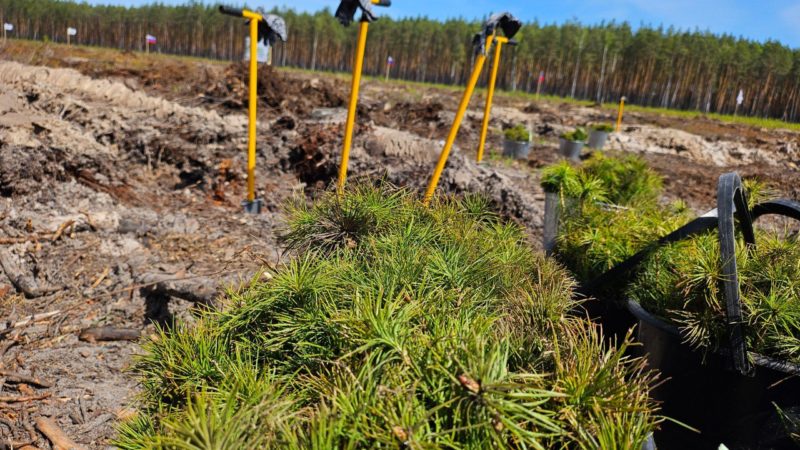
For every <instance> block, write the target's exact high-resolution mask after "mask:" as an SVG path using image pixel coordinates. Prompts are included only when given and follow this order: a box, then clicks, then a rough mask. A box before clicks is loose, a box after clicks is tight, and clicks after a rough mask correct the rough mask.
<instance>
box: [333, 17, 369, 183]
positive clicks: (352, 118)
mask: <svg viewBox="0 0 800 450" xmlns="http://www.w3.org/2000/svg"><path fill="white" fill-rule="evenodd" d="M368 32H369V22H361V23H360V24H359V28H358V46H357V47H356V54H355V59H354V62H353V80H352V85H351V87H350V105H349V107H348V109H347V123H346V124H345V129H344V145H343V148H342V162H341V164H340V165H339V180H338V182H337V185H336V190H337V192H338V193H339V194H340V195H341V194H342V193H343V192H344V185H345V183H346V182H347V165H348V164H349V163H350V148H351V147H352V146H353V128H354V126H355V122H356V111H357V110H358V91H359V89H360V87H361V71H362V69H363V67H364V52H365V51H366V48H367V33H368Z"/></svg>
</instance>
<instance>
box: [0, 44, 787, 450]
mask: <svg viewBox="0 0 800 450" xmlns="http://www.w3.org/2000/svg"><path fill="white" fill-rule="evenodd" d="M261 73H262V75H261V77H260V78H261V79H260V85H259V94H260V114H259V121H260V123H259V137H258V149H259V152H258V185H257V186H258V190H259V194H260V196H262V197H263V198H264V199H265V203H266V211H265V213H264V214H261V215H259V216H245V215H242V214H241V213H240V206H239V202H240V201H241V199H242V198H244V190H245V174H244V170H243V169H244V167H245V158H246V155H245V148H246V116H245V113H246V109H245V105H244V103H243V102H244V99H245V93H246V86H245V84H244V79H245V67H244V66H243V65H239V64H234V65H228V64H227V63H220V62H210V61H204V60H196V59H189V58H175V57H167V56H162V55H153V56H149V57H147V56H144V55H141V54H133V53H122V52H119V51H114V50H102V49H89V48H68V47H66V46H59V45H47V44H37V43H29V42H10V43H9V45H8V46H6V47H0V263H2V266H1V267H2V270H0V312H2V316H3V317H4V324H0V358H1V359H0V380H4V382H3V383H0V386H3V388H2V391H3V392H2V393H0V436H2V439H4V440H7V441H12V442H16V443H28V442H32V443H33V445H36V446H39V447H45V446H46V445H47V444H46V442H47V441H46V439H45V437H44V436H43V435H41V434H40V433H39V432H37V431H36V430H35V429H34V427H35V423H36V419H37V418H38V417H41V416H50V417H52V418H53V419H54V421H55V423H56V424H57V425H58V426H59V427H60V428H61V429H63V430H64V432H66V434H67V435H69V436H70V437H71V438H72V439H74V440H76V441H77V442H78V443H79V444H82V445H85V446H86V447H89V448H102V447H103V446H105V445H107V442H108V439H109V438H110V437H111V436H113V424H114V422H115V420H116V419H117V418H119V417H124V416H126V415H127V414H129V411H128V410H127V409H126V408H128V407H130V406H132V405H133V404H134V401H135V395H136V392H137V387H136V385H135V383H134V382H133V380H132V379H131V377H130V375H129V374H128V373H126V371H125V369H126V368H127V367H128V366H129V365H130V363H131V358H132V355H133V354H135V353H136V352H137V350H138V347H137V344H136V343H135V342H134V341H129V340H120V338H125V339H131V338H135V337H136V336H137V335H139V334H145V333H152V332H153V331H154V325H153V323H154V322H155V323H160V324H162V325H165V326H168V325H169V324H170V323H172V322H173V321H174V320H176V318H177V320H191V319H192V314H191V310H192V308H194V307H203V306H201V305H204V304H207V303H213V299H214V297H215V294H216V293H217V291H218V288H217V286H218V285H219V284H220V283H223V284H225V285H230V286H234V287H235V286H236V285H238V284H240V283H243V282H247V280H249V279H252V277H254V276H257V274H258V271H259V269H260V268H261V267H263V266H271V265H274V264H277V263H278V262H280V261H281V259H282V258H283V255H282V249H281V246H280V244H279V243H278V242H277V241H276V238H275V236H276V229H277V228H278V227H280V226H281V214H280V205H281V204H282V203H283V202H285V201H286V200H287V199H289V198H290V197H292V196H295V195H306V196H308V197H309V198H311V197H313V196H315V194H317V193H318V192H319V190H320V189H324V188H326V187H327V186H328V185H329V184H330V183H331V181H333V180H334V178H335V175H336V169H337V164H338V158H339V152H340V147H341V135H342V129H343V119H344V116H345V111H344V108H345V107H346V101H347V94H348V92H347V91H348V89H349V82H348V79H347V78H346V77H343V76H341V75H332V74H320V73H307V72H300V71H294V70H284V69H267V70H263V71H262V72H261ZM362 92H363V94H362V98H361V102H360V108H359V112H358V120H359V125H358V127H357V129H356V139H355V145H354V150H353V155H352V162H351V166H350V174H351V176H352V177H360V176H368V177H378V176H385V177H387V178H388V179H389V180H390V181H392V182H394V183H396V184H400V185H404V186H408V187H410V188H413V189H418V190H421V189H424V187H425V185H426V183H427V181H428V177H429V176H430V173H431V170H432V167H433V163H434V161H435V159H436V158H437V157H438V152H439V150H440V149H441V140H442V139H444V137H445V136H446V135H447V133H448V130H449V124H450V122H451V121H452V118H453V112H454V110H455V108H456V104H457V102H458V94H457V93H456V92H455V91H454V90H453V89H447V88H441V87H436V86H426V85H416V84H406V83H399V82H389V83H384V82H382V81H380V80H367V81H365V83H364V87H363V90H362ZM482 107H483V95H482V94H479V95H476V97H475V98H474V99H473V102H472V104H471V109H470V111H469V115H468V117H467V120H466V121H465V123H464V126H463V128H462V131H461V133H460V135H459V139H458V141H457V147H458V149H457V151H456V152H455V153H454V154H453V155H452V156H451V160H450V163H449V165H448V168H447V170H446V173H445V176H444V178H443V180H442V184H441V187H442V188H443V189H444V190H446V191H447V192H452V193H456V194H457V193H461V192H466V191H472V192H479V191H485V192H487V194H488V195H489V196H490V197H491V198H492V199H493V200H494V201H495V203H496V206H497V208H498V209H499V210H500V211H501V212H502V213H503V214H505V215H507V216H509V217H512V218H514V219H515V220H518V221H520V222H521V223H522V224H523V225H525V226H526V227H527V229H528V232H529V234H530V236H531V238H532V239H533V240H534V241H535V242H538V238H539V235H540V229H541V225H542V211H543V202H544V193H543V192H542V190H541V188H540V187H539V173H538V170H537V169H538V168H539V167H541V166H543V165H545V164H547V163H550V162H553V161H555V160H557V151H556V149H557V145H558V135H559V134H561V133H562V132H563V131H566V130H568V129H571V128H572V127H574V126H578V125H584V124H586V123H587V122H612V121H613V119H614V116H615V111H614V110H613V109H611V108H608V107H592V106H588V105H584V104H580V103H574V102H561V101H558V100H555V99H543V100H542V101H535V100H534V99H532V98H530V97H527V96H519V95H513V94H501V95H499V96H498V97H497V101H496V104H495V108H494V114H493V118H492V122H491V127H492V129H493V132H492V133H491V137H490V140H489V144H488V148H489V149H490V153H491V156H490V157H489V158H488V159H487V161H486V163H485V164H481V165H477V164H475V163H474V162H473V160H474V154H475V147H476V145H477V140H478V132H479V127H480V120H481V115H482ZM517 123H524V124H527V125H529V126H530V127H531V129H532V130H534V132H535V137H534V143H535V145H534V149H533V151H532V154H531V157H530V159H529V160H528V161H522V162H519V161H509V160H505V159H503V158H501V157H499V156H498V155H497V154H496V152H497V150H496V149H499V148H501V145H502V143H501V133H500V132H499V130H500V129H502V128H505V127H508V126H511V125H514V124H517ZM762 125H768V127H763V128H762V127H757V126H752V125H749V124H746V123H737V122H731V121H723V120H719V119H715V118H706V117H693V116H690V117H686V116H684V115H679V114H672V113H665V114H660V113H657V112H651V111H647V110H640V109H636V108H634V109H633V111H631V112H630V113H629V114H627V115H626V119H625V125H624V130H623V131H624V132H623V133H620V134H616V135H613V136H612V138H611V140H610V143H609V145H608V147H609V148H611V149H616V150H619V151H624V152H633V153H637V154H641V155H643V156H644V157H645V159H646V160H647V161H648V162H649V163H650V164H651V165H652V166H653V167H654V168H655V169H656V170H658V171H659V172H660V173H661V174H663V175H664V176H665V178H666V191H667V192H669V198H665V199H664V200H665V201H668V200H673V199H677V198H681V199H684V200H686V201H687V202H688V203H689V205H690V206H691V207H692V208H693V209H695V210H697V211H702V210H706V209H708V208H710V207H711V206H712V205H713V199H714V197H715V195H716V192H715V189H716V181H717V177H718V176H719V174H721V173H723V172H727V171H732V170H737V171H739V172H740V173H741V174H742V175H744V176H756V177H760V178H762V179H763V180H765V181H768V182H769V183H770V184H771V185H772V186H773V187H774V188H775V189H776V190H778V191H779V192H780V193H781V194H782V195H783V196H786V197H791V198H795V199H797V198H800V187H798V181H800V168H799V167H798V164H800V132H797V131H793V130H791V129H790V128H796V127H794V126H789V125H787V126H786V128H785V129H784V128H781V127H780V126H778V125H777V124H774V123H770V124H762ZM98 327H106V328H100V329H98ZM109 332H111V333H112V336H111V337H110V338H108V337H107V336H106V335H104V333H109ZM105 339H111V340H105ZM32 378H38V382H37V381H36V380H32Z"/></svg>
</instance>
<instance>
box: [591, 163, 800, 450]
mask: <svg viewBox="0 0 800 450" xmlns="http://www.w3.org/2000/svg"><path fill="white" fill-rule="evenodd" d="M717 197H718V198H717V210H716V214H707V215H705V216H703V217H700V218H698V219H696V220H694V221H692V222H690V223H689V224H687V225H685V226H684V227H681V228H680V229H678V230H676V231H675V232H673V233H670V234H669V235H668V236H665V237H663V238H661V239H660V240H659V241H658V242H656V243H654V245H653V246H651V247H650V248H648V249H646V250H643V251H641V252H639V253H638V254H636V255H634V256H633V257H632V258H630V259H628V260H627V261H625V262H623V263H621V264H619V265H617V266H616V267H614V268H613V269H611V270H610V271H608V272H606V273H605V274H603V275H602V276H601V277H599V278H598V279H597V280H596V282H595V283H594V284H595V285H598V284H599V285H602V282H604V281H608V280H617V279H626V276H627V275H628V274H630V272H631V271H632V270H633V269H634V268H635V267H637V266H638V265H639V264H640V263H641V262H642V261H643V260H644V259H646V258H647V256H648V255H649V253H650V252H651V251H652V250H654V249H655V248H658V247H661V246H663V245H666V244H669V243H672V242H678V241H680V240H683V239H686V238H689V237H691V236H693V235H696V234H698V233H703V232H706V231H709V230H712V229H714V228H717V229H718V232H719V241H720V262H721V268H722V275H723V277H724V280H725V281H724V282H723V297H724V299H725V305H726V327H727V331H728V336H727V340H728V342H727V343H722V344H723V345H722V347H723V348H722V349H720V350H718V351H706V352H703V351H699V350H696V349H693V348H692V347H690V346H689V345H688V344H685V343H684V342H683V339H682V337H681V333H680V330H679V329H678V328H677V327H675V326H674V325H671V324H668V323H667V322H665V321H664V320H662V319H660V318H658V317H656V316H654V315H652V314H650V313H649V312H648V311H646V310H644V308H642V306H641V305H640V304H639V303H637V302H635V301H628V302H627V305H626V308H625V309H626V313H625V314H624V315H621V316H620V317H618V318H616V319H615V320H612V319H611V318H606V319H603V318H602V316H599V317H601V320H600V322H601V323H604V322H606V323H608V324H609V326H611V327H616V328H618V327H619V326H620V324H625V323H626V321H627V320H628V319H629V318H631V317H632V318H633V320H634V322H635V323H636V325H637V326H638V328H637V333H638V340H639V342H640V343H641V344H642V347H640V348H638V350H637V353H638V356H644V357H646V358H647V362H648V364H649V366H650V368H652V369H655V370H657V371H659V372H660V373H661V380H662V384H660V385H659V386H658V388H657V389H655V391H654V392H653V395H654V397H655V398H656V399H657V400H660V401H661V404H662V414H663V415H664V416H666V417H669V418H670V419H673V420H674V421H677V422H680V423H682V424H684V425H685V426H682V425H679V424H676V423H674V422H666V423H665V424H664V425H663V427H662V428H661V429H660V430H659V431H658V432H657V433H656V436H655V441H656V443H657V444H658V447H659V448H660V449H667V450H670V449H718V448H720V445H725V447H727V448H729V449H731V450H736V449H742V450H744V449H784V448H786V449H788V448H795V449H796V448H798V447H800V445H799V444H798V442H796V441H793V439H792V436H790V433H792V432H794V433H798V432H800V430H790V429H789V428H790V424H788V423H786V422H787V421H785V416H788V417H792V418H794V421H795V422H796V421H797V417H798V416H799V415H800V365H796V364H790V363H787V362H782V361H777V360H774V359H771V358H768V357H765V356H763V355H759V354H756V353H753V352H748V350H747V342H746V340H745V339H744V333H743V323H744V319H743V314H742V304H741V299H740V293H739V284H738V273H737V271H738V269H737V264H736V254H735V235H734V227H735V225H736V224H737V223H738V225H739V227H740V228H741V232H742V236H743V237H744V239H745V242H746V243H747V245H748V248H750V246H755V245H756V242H755V234H754V233H753V220H755V219H757V218H759V217H760V216H763V215H780V216H785V217H790V218H793V219H796V220H800V204H798V203H796V202H793V201H791V200H776V201H770V202H765V203H761V204H759V205H756V206H755V207H754V208H753V209H752V210H751V209H749V208H748V207H747V195H746V193H745V192H744V188H743V186H742V182H741V179H740V178H739V176H738V175H737V174H735V173H731V174H725V175H723V176H722V177H720V183H719V188H718V196H717ZM735 219H738V221H736V220H735ZM612 305H613V304H612V303H605V304H603V303H595V304H592V302H590V304H589V305H587V306H588V308H589V309H590V311H591V313H590V314H592V315H593V316H595V315H598V314H599V315H602V314H606V315H607V316H608V315H611V314H613V309H612V308H613V306H612ZM604 325H605V324H604ZM686 426H689V427H692V428H695V429H696V430H698V431H699V432H698V431H692V430H690V429H688V428H687V427H686ZM795 438H797V436H795Z"/></svg>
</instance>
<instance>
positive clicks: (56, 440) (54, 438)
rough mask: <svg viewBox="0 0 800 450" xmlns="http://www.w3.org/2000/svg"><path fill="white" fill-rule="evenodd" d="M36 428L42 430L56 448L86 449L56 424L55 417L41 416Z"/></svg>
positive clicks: (61, 449) (65, 449)
mask: <svg viewBox="0 0 800 450" xmlns="http://www.w3.org/2000/svg"><path fill="white" fill-rule="evenodd" d="M36 428H38V429H39V431H41V432H42V434H44V435H45V436H47V439H49V440H50V442H52V443H53V448H54V449H55V450H84V447H83V446H81V445H79V444H78V443H76V442H75V441H73V440H72V439H70V438H69V436H67V435H66V433H64V432H63V431H62V430H61V428H59V427H58V425H56V423H55V421H53V419H50V418H48V417H39V418H38V419H36Z"/></svg>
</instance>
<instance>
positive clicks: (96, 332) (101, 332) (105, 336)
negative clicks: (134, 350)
mask: <svg viewBox="0 0 800 450" xmlns="http://www.w3.org/2000/svg"><path fill="white" fill-rule="evenodd" d="M141 336H142V332H141V331H139V330H136V329H133V328H115V327H92V328H87V329H85V330H83V331H81V334H80V335H79V336H78V339H80V340H82V341H85V342H101V341H135V340H137V339H139V338H140V337H141Z"/></svg>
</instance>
